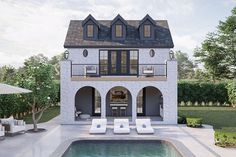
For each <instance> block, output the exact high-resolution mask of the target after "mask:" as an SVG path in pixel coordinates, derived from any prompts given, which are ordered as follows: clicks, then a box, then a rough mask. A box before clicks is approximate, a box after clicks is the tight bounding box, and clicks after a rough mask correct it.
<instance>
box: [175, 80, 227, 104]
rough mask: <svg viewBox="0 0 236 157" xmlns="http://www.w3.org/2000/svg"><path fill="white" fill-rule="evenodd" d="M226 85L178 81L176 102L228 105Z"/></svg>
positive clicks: (224, 83)
mask: <svg viewBox="0 0 236 157" xmlns="http://www.w3.org/2000/svg"><path fill="white" fill-rule="evenodd" d="M227 85H228V83H226V82H221V83H213V82H195V81H180V82H178V102H179V103H181V102H192V103H195V102H198V103H201V102H205V103H208V102H213V103H216V102H218V103H221V104H223V103H229V96H228V90H227Z"/></svg>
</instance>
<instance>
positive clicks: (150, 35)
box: [139, 14, 156, 40]
mask: <svg viewBox="0 0 236 157" xmlns="http://www.w3.org/2000/svg"><path fill="white" fill-rule="evenodd" d="M155 26H156V22H155V21H154V20H153V19H152V18H151V17H150V16H149V15H148V14H147V15H146V16H145V17H144V18H143V19H142V20H141V21H140V23H139V36H140V39H141V40H154V39H155Z"/></svg>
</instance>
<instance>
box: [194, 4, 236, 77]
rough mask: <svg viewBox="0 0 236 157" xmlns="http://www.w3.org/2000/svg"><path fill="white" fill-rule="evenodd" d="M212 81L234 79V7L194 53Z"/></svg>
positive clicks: (235, 51) (235, 26) (235, 30)
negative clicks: (230, 13)
mask: <svg viewBox="0 0 236 157" xmlns="http://www.w3.org/2000/svg"><path fill="white" fill-rule="evenodd" d="M194 56H195V57H196V58H197V60H199V61H201V62H202V63H204V67H205V69H206V70H207V72H208V73H209V74H210V76H211V77H212V79H213V80H214V81H215V79H221V78H232V77H234V78H236V7H235V8H233V10H232V15H230V16H229V17H227V18H226V20H225V21H224V22H223V21H220V22H219V25H218V27H217V31H216V32H213V33H208V35H207V37H206V39H205V40H204V41H203V43H202V44H201V47H200V48H197V49H196V50H195V52H194Z"/></svg>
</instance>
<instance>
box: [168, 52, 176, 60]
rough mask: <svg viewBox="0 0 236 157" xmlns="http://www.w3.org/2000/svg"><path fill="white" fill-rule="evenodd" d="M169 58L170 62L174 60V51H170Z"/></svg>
mask: <svg viewBox="0 0 236 157" xmlns="http://www.w3.org/2000/svg"><path fill="white" fill-rule="evenodd" d="M169 56H170V60H173V59H174V58H175V54H174V51H172V50H170V52H169Z"/></svg>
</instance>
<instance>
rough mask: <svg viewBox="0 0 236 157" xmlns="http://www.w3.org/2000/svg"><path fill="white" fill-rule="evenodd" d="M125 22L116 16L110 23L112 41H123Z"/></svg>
mask: <svg viewBox="0 0 236 157" xmlns="http://www.w3.org/2000/svg"><path fill="white" fill-rule="evenodd" d="M126 28H127V22H126V21H125V20H124V19H123V18H122V17H121V16H120V15H119V14H118V15H117V16H116V17H115V18H114V19H113V20H112V21H111V38H112V40H124V39H125V38H126Z"/></svg>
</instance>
